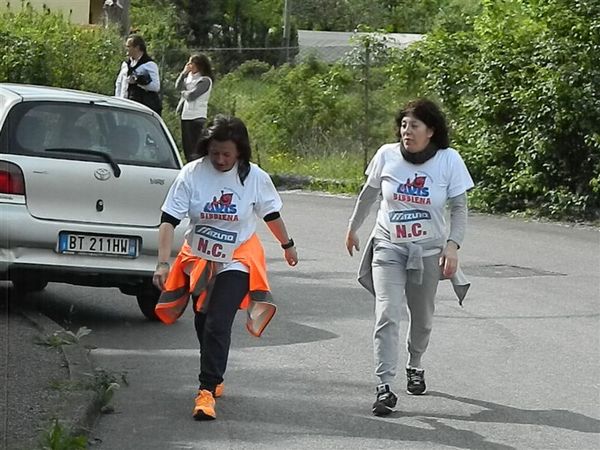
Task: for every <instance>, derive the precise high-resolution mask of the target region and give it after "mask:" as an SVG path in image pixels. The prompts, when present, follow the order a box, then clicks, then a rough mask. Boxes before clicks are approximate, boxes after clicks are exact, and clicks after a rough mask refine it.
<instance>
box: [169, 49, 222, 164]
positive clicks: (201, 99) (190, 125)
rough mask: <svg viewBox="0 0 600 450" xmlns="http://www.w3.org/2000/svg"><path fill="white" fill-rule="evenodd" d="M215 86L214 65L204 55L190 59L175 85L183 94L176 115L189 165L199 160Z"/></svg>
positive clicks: (193, 56)
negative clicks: (213, 85) (198, 153)
mask: <svg viewBox="0 0 600 450" xmlns="http://www.w3.org/2000/svg"><path fill="white" fill-rule="evenodd" d="M212 84H213V71H212V65H211V63H210V60H209V59H208V57H207V56H206V55H204V54H202V53H201V54H197V55H192V56H190V59H189V61H188V62H187V63H186V65H185V67H184V68H183V71H182V72H181V73H180V74H179V76H178V77H177V80H176V81H175V88H176V89H177V90H179V91H180V92H181V98H180V99H179V103H178V104H177V113H179V114H180V116H181V143H182V145H183V154H184V155H185V159H186V161H187V162H190V161H192V160H193V159H196V158H197V157H198V156H197V154H196V147H197V145H198V141H199V140H200V136H201V135H202V131H203V129H204V125H205V124H206V118H207V117H208V100H209V98H210V93H211V91H212Z"/></svg>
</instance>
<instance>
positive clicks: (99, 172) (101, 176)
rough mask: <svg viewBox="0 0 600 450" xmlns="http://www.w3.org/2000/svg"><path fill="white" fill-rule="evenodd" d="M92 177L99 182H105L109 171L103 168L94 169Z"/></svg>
mask: <svg viewBox="0 0 600 450" xmlns="http://www.w3.org/2000/svg"><path fill="white" fill-rule="evenodd" d="M94 177H95V178H96V179H97V180H100V181H106V180H108V179H109V178H110V170H108V169H105V168H100V169H96V170H95V171H94Z"/></svg>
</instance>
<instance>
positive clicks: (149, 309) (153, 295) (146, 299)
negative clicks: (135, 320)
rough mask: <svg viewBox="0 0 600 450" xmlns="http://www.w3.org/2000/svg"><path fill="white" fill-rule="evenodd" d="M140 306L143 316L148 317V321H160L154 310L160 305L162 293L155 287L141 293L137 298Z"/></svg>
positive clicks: (147, 288) (145, 289)
mask: <svg viewBox="0 0 600 450" xmlns="http://www.w3.org/2000/svg"><path fill="white" fill-rule="evenodd" d="M135 297H136V298H137V302H138V306H139V308H140V311H142V314H143V315H144V316H146V318H147V319H148V320H153V321H154V320H158V317H157V316H156V313H155V312H154V308H155V307H156V304H157V303H158V297H160V291H159V290H158V289H156V288H155V287H154V286H149V287H146V288H144V289H143V290H142V291H140V292H139V293H138V294H137V295H136V296H135Z"/></svg>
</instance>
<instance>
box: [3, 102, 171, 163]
mask: <svg viewBox="0 0 600 450" xmlns="http://www.w3.org/2000/svg"><path fill="white" fill-rule="evenodd" d="M0 142H3V143H5V144H3V148H2V150H1V152H3V153H16V154H22V155H31V156H40V157H47V158H62V159H77V160H86V161H95V160H97V159H98V156H95V155H93V154H92V153H93V152H102V153H107V154H108V155H110V156H111V157H112V158H113V159H114V160H115V162H117V163H118V164H131V165H140V166H149V167H165V168H178V167H179V164H178V162H177V159H176V156H175V149H174V148H173V147H172V146H171V144H170V142H169V140H168V138H167V135H166V133H165V131H164V129H163V127H162V125H161V124H160V122H159V121H158V120H157V119H156V118H154V117H152V116H149V115H147V114H143V113H138V112H136V111H130V110H127V109H121V108H114V107H109V106H106V105H105V104H102V105H93V104H81V103H68V102H26V103H20V104H18V105H16V106H15V107H14V108H13V109H12V110H11V111H10V112H9V116H8V119H7V120H6V122H5V124H4V127H3V128H2V131H1V133H0ZM49 149H52V151H48V150H49ZM60 150H64V153H63V152H61V151H60Z"/></svg>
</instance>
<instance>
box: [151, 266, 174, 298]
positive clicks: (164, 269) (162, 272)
mask: <svg viewBox="0 0 600 450" xmlns="http://www.w3.org/2000/svg"><path fill="white" fill-rule="evenodd" d="M170 269H171V267H170V266H169V263H166V262H160V263H158V264H157V265H156V270H155V271H154V275H152V284H154V286H156V287H157V288H158V290H159V291H161V292H162V291H163V290H164V289H165V283H166V281H167V277H168V276H169V271H170Z"/></svg>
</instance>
